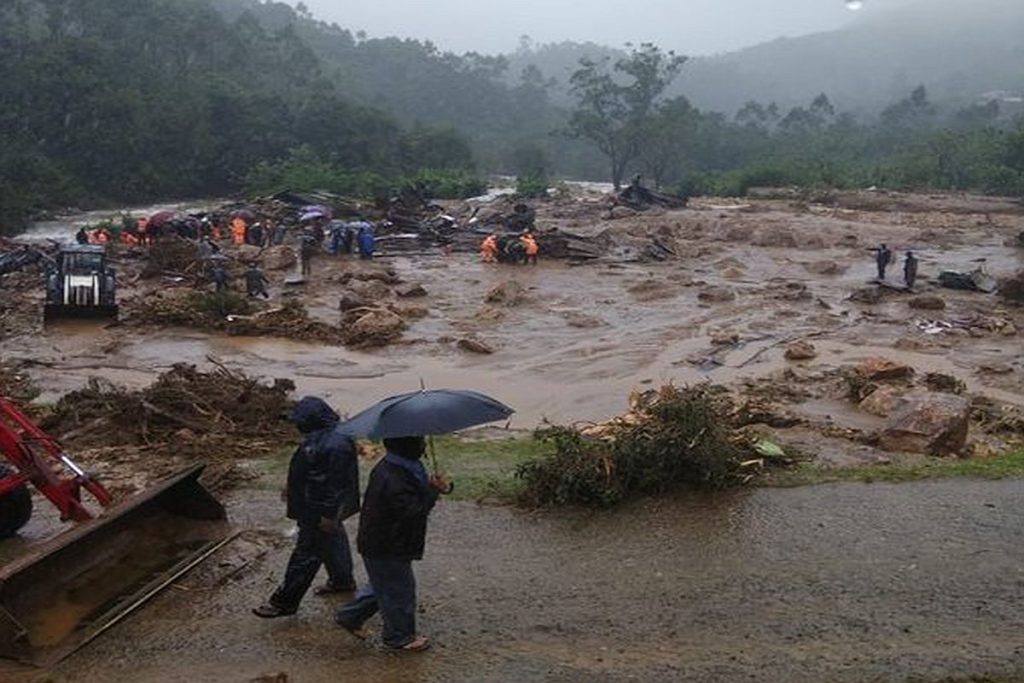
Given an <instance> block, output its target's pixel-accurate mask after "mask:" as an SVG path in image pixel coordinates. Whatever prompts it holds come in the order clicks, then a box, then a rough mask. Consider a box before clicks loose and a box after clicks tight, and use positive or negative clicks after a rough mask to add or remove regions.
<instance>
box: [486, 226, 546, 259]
mask: <svg viewBox="0 0 1024 683" xmlns="http://www.w3.org/2000/svg"><path fill="white" fill-rule="evenodd" d="M538 254H540V245H539V244H538V243H537V237H536V236H535V235H534V234H533V231H532V230H525V231H524V232H523V233H522V234H521V235H519V236H518V237H516V236H515V235H499V234H498V233H496V232H492V233H491V234H489V235H488V236H487V237H485V238H484V241H483V242H481V243H480V258H481V259H482V260H483V262H484V263H522V264H524V265H525V264H531V265H537V256H538Z"/></svg>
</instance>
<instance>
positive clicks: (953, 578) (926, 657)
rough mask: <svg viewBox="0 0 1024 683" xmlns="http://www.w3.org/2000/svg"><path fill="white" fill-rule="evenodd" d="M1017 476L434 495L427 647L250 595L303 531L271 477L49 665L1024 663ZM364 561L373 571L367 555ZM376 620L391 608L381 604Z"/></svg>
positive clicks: (116, 669) (642, 672)
mask: <svg viewBox="0 0 1024 683" xmlns="http://www.w3.org/2000/svg"><path fill="white" fill-rule="evenodd" d="M1022 494H1024V483H1021V482H999V483H991V482H986V483H983V482H971V481H948V482H930V483H919V484H911V485H902V486H895V485H871V486H866V485H836V486H819V487H813V488H806V489H792V490H757V491H753V492H742V493H738V494H731V495H719V496H715V497H705V496H687V497H684V498H681V499H677V500H669V499H658V500H652V501H647V502H644V503H639V504H634V505H631V506H629V507H627V508H624V509H620V510H618V511H616V512H612V513H602V514H588V513H576V512H569V513H558V514H555V513H545V514H540V515H537V514H528V513H524V512H518V511H515V510H512V509H505V508H492V507H479V506H476V505H472V504H458V503H453V504H444V503H443V504H442V505H441V506H439V508H438V509H437V510H436V512H435V516H434V519H433V522H432V527H431V532H430V537H429V540H428V556H427V558H426V560H425V561H424V562H422V563H419V564H418V565H417V573H418V580H419V592H420V602H421V610H420V617H419V619H420V621H419V623H420V627H421V628H422V629H423V630H424V631H425V632H426V633H428V634H430V635H431V636H432V637H433V639H434V641H435V644H436V647H435V649H434V650H433V652H431V653H430V654H426V655H423V656H419V657H402V656H396V655H390V654H387V653H383V652H381V651H380V650H379V648H378V646H377V645H375V643H374V642H373V641H371V642H370V643H369V644H364V643H361V642H359V641H356V640H354V639H352V638H350V637H349V636H348V635H347V634H345V633H343V632H340V631H339V630H338V629H337V628H336V627H333V626H332V624H331V620H330V619H331V614H332V609H333V607H334V605H335V604H336V603H337V602H338V601H337V600H328V599H324V598H316V597H313V596H309V597H307V599H306V601H305V602H304V604H303V606H302V608H301V610H300V612H299V614H298V615H297V616H296V617H293V618H287V619H282V620H275V621H264V620H260V619H257V618H256V617H253V616H252V615H250V614H249V611H248V610H249V608H250V607H252V606H253V605H254V604H256V603H257V602H258V601H259V600H260V599H261V598H262V597H264V596H265V595H266V594H267V593H269V592H270V591H271V590H272V589H273V585H274V580H275V578H276V576H277V575H278V574H279V572H280V570H281V567H282V566H283V564H284V562H285V560H286V557H287V553H288V550H289V540H288V539H287V538H286V534H287V533H288V526H287V525H286V524H285V523H283V521H282V520H281V519H280V503H279V502H278V501H277V500H276V496H275V494H274V493H273V492H269V491H263V492H258V491H247V492H245V493H244V494H241V495H240V496H239V498H238V499H236V500H235V501H234V505H233V509H232V514H233V517H234V519H235V522H236V523H237V524H238V525H240V526H242V527H244V528H247V529H250V530H255V531H250V532H247V535H246V537H245V538H243V540H242V541H241V545H240V546H229V547H228V548H226V549H225V550H224V551H222V554H220V555H218V556H215V559H214V561H212V562H208V563H207V564H206V565H204V567H203V568H202V569H201V570H199V572H198V573H195V574H192V575H190V576H189V577H187V578H185V579H184V580H182V581H181V582H180V584H179V585H177V586H176V587H175V588H173V589H172V590H171V591H169V592H168V593H167V594H165V595H163V596H162V597H160V598H158V599H157V601H156V602H154V603H152V604H151V605H150V606H148V607H147V608H146V609H144V610H143V611H142V612H140V613H139V614H137V615H135V616H134V617H133V618H132V619H131V620H129V621H128V622H125V623H122V624H120V625H118V626H117V627H115V629H113V630H112V631H111V632H109V633H107V634H105V636H104V637H102V638H101V639H99V640H97V641H96V642H94V643H93V644H92V645H90V647H89V648H88V649H87V650H84V651H82V652H80V653H79V654H77V655H75V656H73V657H72V658H70V659H68V660H66V661H65V662H64V663H62V664H61V665H59V666H57V667H56V668H55V669H54V670H53V671H52V672H50V675H52V677H53V680H55V681H59V682H64V681H68V682H70V681H79V680H103V681H111V682H114V681H126V682H127V681H140V680H146V681H194V680H219V681H247V680H250V679H252V678H255V677H257V676H260V675H269V674H276V673H279V672H284V673H286V674H288V676H289V680H293V681H303V682H307V681H310V682H316V681H334V680H342V679H344V680H355V681H362V680H367V681H368V680H377V681H422V680H430V681H510V680H515V681H580V680H588V681H626V680H651V681H676V680H687V681H722V680H730V681H732V680H757V681H780V680H786V681H808V682H812V681H813V682H815V683H818V682H820V681H822V680H829V681H866V680H872V681H900V680H905V679H906V678H907V677H908V676H910V675H911V674H915V675H918V676H920V677H922V679H924V680H928V679H929V678H931V677H935V678H939V677H944V676H953V675H964V676H966V675H968V674H983V673H987V674H993V673H1005V672H1017V673H1020V672H1022V671H1024V656H1022V655H1021V652H1020V648H1019V639H1018V638H1017V637H1016V634H1017V633H1019V631H1020V629H1021V627H1024V617H1022V616H1021V613H1020V610H1019V609H1018V605H1019V603H1020V600H1021V599H1022V598H1024V589H1022V587H1021V582H1020V580H1019V565H1020V564H1021V562H1022V561H1024V550H1022V549H1024V543H1022V540H1024V539H1022V537H1021V528H1024V513H1022V512H1021V509H1020V506H1019V505H1018V501H1019V499H1020V497H1021V495H1022ZM359 576H360V577H361V576H362V574H361V573H360V574H359ZM374 625H375V626H377V624H374Z"/></svg>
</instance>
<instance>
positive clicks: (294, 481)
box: [253, 396, 359, 619]
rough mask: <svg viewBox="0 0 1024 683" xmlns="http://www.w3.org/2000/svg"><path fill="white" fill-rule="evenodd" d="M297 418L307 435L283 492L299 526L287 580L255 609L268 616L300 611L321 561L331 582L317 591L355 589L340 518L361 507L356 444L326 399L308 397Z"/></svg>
mask: <svg viewBox="0 0 1024 683" xmlns="http://www.w3.org/2000/svg"><path fill="white" fill-rule="evenodd" d="M291 419H292V422H293V423H294V424H295V426H296V427H297V428H298V430H299V431H300V432H302V434H303V435H304V437H305V438H304V439H303V441H302V444H301V445H300V446H299V447H298V449H296V451H295V453H294V454H293V455H292V459H291V462H290V463H289V464H288V485H287V488H286V489H285V492H284V495H285V499H286V502H287V509H288V517H289V519H294V520H295V521H296V522H297V523H298V526H299V536H298V538H297V539H296V541H295V550H293V551H292V555H291V557H290V558H289V560H288V568H287V569H286V570H285V575H284V581H283V582H282V583H281V585H280V586H279V587H278V589H277V590H276V591H274V594H273V595H271V596H270V600H269V601H267V602H266V603H265V604H263V605H260V606H259V607H257V608H255V609H254V610H253V613H254V614H255V615H256V616H259V617H264V618H268V619H270V618H273V617H283V616H287V615H290V614H295V612H296V611H297V610H298V608H299V602H301V601H302V597H303V596H304V595H305V594H306V591H308V590H309V587H310V585H311V584H312V583H313V579H314V578H315V577H316V574H317V572H318V571H319V570H320V565H321V564H323V565H325V566H326V567H327V583H326V584H325V585H324V586H322V587H321V588H319V589H317V591H316V592H317V594H320V595H322V594H326V593H345V592H351V591H354V590H355V587H356V585H355V580H354V579H353V577H352V554H351V551H350V550H349V543H348V536H347V535H346V534H345V528H344V527H343V526H342V524H341V522H342V520H344V519H345V517H347V516H350V515H352V514H354V513H355V512H357V511H358V510H359V464H358V461H357V459H356V450H355V443H354V442H353V441H352V439H351V438H349V437H347V436H345V435H344V434H342V433H341V432H339V431H338V430H337V429H336V427H337V426H338V420H339V418H338V414H337V413H336V412H334V410H332V409H331V407H330V406H328V405H327V404H326V403H324V402H323V401H322V400H321V399H319V398H316V397H314V396H306V397H305V398H303V399H302V400H301V401H299V403H298V404H297V405H296V406H295V409H294V410H293V411H292V416H291Z"/></svg>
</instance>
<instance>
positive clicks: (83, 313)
mask: <svg viewBox="0 0 1024 683" xmlns="http://www.w3.org/2000/svg"><path fill="white" fill-rule="evenodd" d="M119 312H120V308H119V307H118V306H117V304H114V305H97V306H76V305H73V304H46V305H45V306H44V307H43V321H44V322H53V321H56V320H104V319H112V320H116V319H117V316H118V313H119Z"/></svg>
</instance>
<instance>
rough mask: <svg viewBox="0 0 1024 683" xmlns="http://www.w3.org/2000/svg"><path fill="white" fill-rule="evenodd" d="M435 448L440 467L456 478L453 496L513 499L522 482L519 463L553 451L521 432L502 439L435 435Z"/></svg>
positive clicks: (461, 498)
mask: <svg viewBox="0 0 1024 683" xmlns="http://www.w3.org/2000/svg"><path fill="white" fill-rule="evenodd" d="M434 449H435V451H436V453H437V464H438V467H439V468H440V469H441V471H442V472H444V473H445V474H447V475H448V476H450V477H451V478H452V481H454V482H455V491H454V492H452V495H451V498H454V499H457V500H480V499H482V498H495V499H499V500H502V501H509V500H512V499H513V498H515V496H516V495H517V494H518V493H519V491H520V487H521V485H522V482H520V481H519V480H518V479H516V478H515V471H516V467H518V466H519V465H520V464H521V463H523V462H526V461H527V460H530V459H532V458H538V457H541V456H543V455H547V454H549V453H552V452H553V448H552V446H551V445H550V444H545V443H541V442H540V441H537V440H536V439H534V438H533V437H532V436H529V435H525V436H524V435H519V434H517V435H514V436H510V437H508V438H501V439H490V438H488V439H472V438H466V437H457V436H444V437H440V438H436V439H434Z"/></svg>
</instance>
